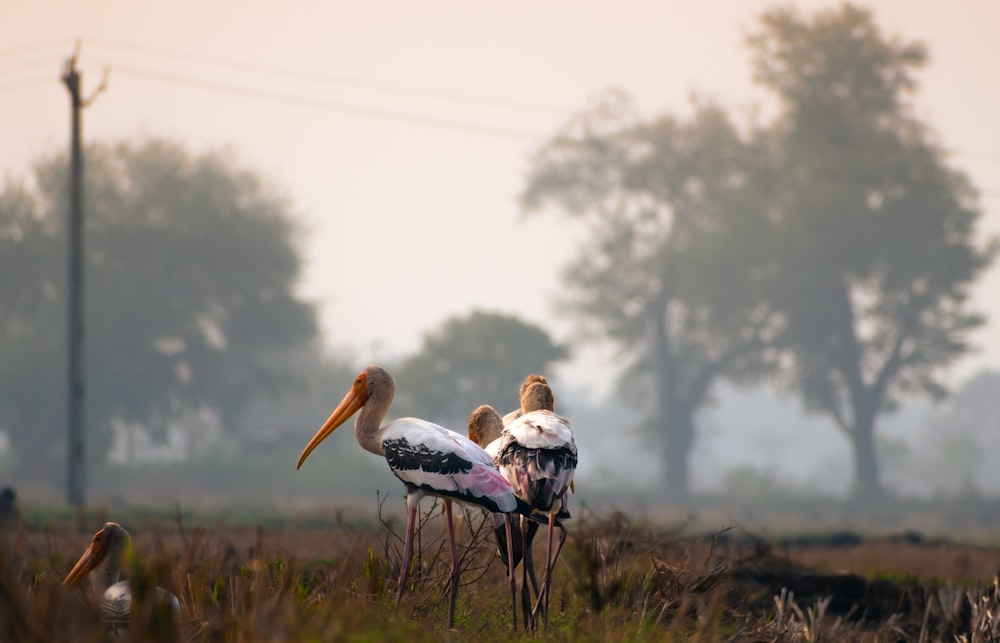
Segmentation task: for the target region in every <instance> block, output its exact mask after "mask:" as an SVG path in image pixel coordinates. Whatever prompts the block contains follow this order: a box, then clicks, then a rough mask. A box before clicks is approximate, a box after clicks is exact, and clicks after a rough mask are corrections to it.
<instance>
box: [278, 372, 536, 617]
mask: <svg viewBox="0 0 1000 643" xmlns="http://www.w3.org/2000/svg"><path fill="white" fill-rule="evenodd" d="M395 390H396V387H395V383H394V382H393V379H392V376H391V375H389V373H388V372H387V371H385V369H383V368H381V367H379V366H369V367H367V368H366V369H365V370H364V371H362V372H361V373H359V374H358V375H357V377H355V378H354V383H353V384H352V386H351V388H350V390H348V391H347V394H346V395H345V396H344V398H343V399H342V400H341V402H340V404H338V405H337V408H336V409H335V410H334V411H333V413H332V414H331V415H330V417H329V418H328V419H327V421H326V422H325V423H324V424H323V426H322V427H320V429H319V430H318V431H317V432H316V435H314V436H313V438H312V440H310V441H309V444H307V445H306V447H305V449H303V450H302V454H301V455H300V456H299V460H298V463H297V464H296V467H295V468H296V469H299V468H301V467H302V464H303V463H304V462H305V461H306V458H308V457H309V454H310V453H312V452H313V450H314V449H315V448H316V447H317V446H318V445H319V444H320V443H321V442H322V441H323V440H324V439H326V437H327V436H329V435H330V434H331V433H333V431H334V430H335V429H336V428H337V427H339V426H340V425H342V424H343V423H344V422H346V421H347V420H348V418H350V417H351V416H352V415H354V414H355V413H358V411H360V413H359V414H358V417H357V420H356V422H355V425H354V435H355V437H356V438H357V440H358V443H359V444H360V445H361V447H362V448H363V449H365V450H366V451H368V452H370V453H374V454H376V455H380V456H383V457H384V458H385V460H386V463H388V465H389V469H390V470H391V471H392V473H393V475H395V476H396V477H397V478H399V480H400V481H401V482H402V483H403V485H404V486H405V487H406V507H407V516H406V539H405V544H404V547H403V565H402V569H400V573H399V585H398V587H397V589H396V607H395V609H396V611H397V612H398V611H399V605H400V602H401V600H402V597H403V590H404V588H405V587H406V581H407V579H408V578H409V571H410V561H411V558H412V555H413V534H414V531H415V525H416V515H417V510H418V508H419V504H420V499H421V498H422V497H423V496H425V495H431V496H437V497H439V498H442V500H443V503H444V512H445V517H446V521H447V523H448V540H449V543H450V545H451V562H452V567H451V576H450V587H451V593H450V596H449V604H448V627H452V626H453V625H454V622H455V600H456V597H457V595H458V581H459V572H460V570H459V560H458V549H457V547H456V544H455V527H454V522H453V519H452V506H451V505H452V501H455V500H458V501H461V502H465V503H468V504H472V505H476V506H479V507H483V508H484V509H486V510H487V511H489V512H491V513H496V514H501V515H504V516H508V519H507V520H506V525H507V538H508V542H509V541H510V540H511V538H510V534H511V528H510V520H509V514H511V513H513V512H519V513H526V514H527V513H531V508H530V507H528V506H527V505H526V504H525V503H524V502H523V501H521V500H520V499H519V498H518V497H517V496H516V495H515V494H514V489H513V487H512V486H511V484H510V482H508V481H507V479H506V478H504V477H503V476H502V475H500V473H499V472H498V471H497V469H496V468H495V467H494V465H493V458H492V457H491V456H489V455H488V454H487V453H486V452H485V451H484V450H483V449H482V448H481V447H480V446H479V445H478V444H476V443H474V442H472V441H471V440H469V439H468V438H467V437H466V436H464V435H461V434H459V433H456V432H454V431H451V430H449V429H446V428H444V427H442V426H438V425H437V424H433V423H431V422H428V421H426V420H421V419H417V418H410V417H407V418H400V419H398V420H393V421H392V422H389V423H388V424H385V425H382V421H383V420H384V419H385V416H386V414H387V413H388V411H389V405H390V404H391V403H392V399H393V396H394V395H395ZM508 555H510V556H513V554H512V553H511V552H510V551H508ZM508 576H509V579H508V580H509V583H510V592H511V602H512V603H513V605H514V609H515V610H516V603H517V599H516V584H515V578H514V575H513V573H510V574H509V575H508ZM513 619H514V627H515V628H516V627H517V614H516V612H515V613H514V615H513Z"/></svg>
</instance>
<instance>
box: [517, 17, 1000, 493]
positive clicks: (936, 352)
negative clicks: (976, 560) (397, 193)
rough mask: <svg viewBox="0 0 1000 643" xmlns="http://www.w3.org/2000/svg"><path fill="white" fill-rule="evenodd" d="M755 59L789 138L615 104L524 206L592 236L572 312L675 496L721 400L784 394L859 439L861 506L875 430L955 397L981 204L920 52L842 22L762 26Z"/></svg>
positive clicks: (534, 186)
mask: <svg viewBox="0 0 1000 643" xmlns="http://www.w3.org/2000/svg"><path fill="white" fill-rule="evenodd" d="M749 46H750V50H751V52H752V55H753V62H754V69H755V75H756V79H757V80H758V82H760V83H762V84H763V85H764V86H765V87H767V88H768V89H770V90H772V91H773V92H774V93H775V94H776V95H777V97H778V98H779V101H780V106H781V112H780V114H779V115H778V117H777V118H776V119H775V121H774V122H772V123H770V124H763V125H756V126H743V127H739V126H738V125H736V124H735V123H734V121H733V120H732V118H731V117H730V116H729V115H728V113H727V112H726V111H725V110H724V109H722V108H721V107H719V106H716V105H712V104H711V103H708V102H705V101H699V102H696V103H695V105H694V109H693V115H692V116H690V117H689V118H685V119H681V118H677V117H674V116H670V115H665V116H660V117H657V118H654V119H651V120H648V121H647V120H643V119H641V118H639V117H638V116H636V114H635V109H634V108H633V106H632V105H631V102H630V101H629V100H628V99H627V98H625V97H623V96H622V95H621V94H620V93H611V94H608V95H606V96H605V98H604V100H603V101H602V102H601V103H600V104H598V105H597V107H596V108H594V109H591V110H589V111H587V112H585V113H584V114H583V115H582V116H579V117H577V118H575V119H574V120H573V121H571V123H570V124H569V125H568V126H567V127H565V128H563V129H562V131H560V132H558V133H557V134H556V135H554V136H553V137H552V139H551V140H550V141H549V142H548V143H547V144H545V145H544V146H543V147H542V148H541V149H539V150H538V152H537V153H536V155H535V157H534V159H533V164H532V167H531V170H530V172H529V175H528V178H527V180H526V184H525V188H524V192H523V197H522V198H523V204H524V207H525V209H526V210H537V209H542V208H544V207H545V206H550V205H551V206H555V208H556V209H557V210H558V211H560V212H562V213H564V214H566V215H569V216H570V217H573V218H575V219H578V220H583V221H584V222H585V223H586V224H587V226H588V228H589V230H590V232H591V235H590V236H589V238H588V239H587V240H586V242H585V243H584V245H583V246H582V247H581V248H580V251H579V252H578V253H577V255H576V258H575V259H574V260H573V261H572V262H571V263H570V265H568V266H566V269H565V272H564V277H563V278H564V283H565V284H566V295H565V296H566V299H567V302H564V306H567V307H568V309H569V310H570V311H572V312H574V313H577V314H579V315H580V319H581V320H582V324H581V325H582V326H583V328H582V330H583V332H581V333H580V335H579V336H580V338H581V339H582V340H584V341H587V340H595V339H596V340H599V341H603V340H608V339H610V340H611V341H613V342H615V343H616V344H618V345H619V346H620V347H621V348H622V349H623V351H624V353H625V354H626V355H627V356H628V357H629V358H630V363H629V365H630V368H629V369H628V370H627V372H626V373H625V374H624V376H623V378H622V380H621V381H620V388H621V389H622V390H623V391H624V392H625V393H627V394H630V395H631V396H632V399H633V400H635V405H636V407H637V408H638V409H640V411H641V412H642V413H643V415H644V416H645V417H646V418H647V419H646V421H645V426H646V427H647V428H650V429H652V430H653V431H654V433H656V434H657V435H661V436H662V438H663V439H662V441H661V442H660V444H661V445H662V446H663V448H664V462H665V474H666V482H667V487H668V488H667V490H668V492H671V493H674V494H678V495H683V494H684V493H685V492H686V489H687V456H688V454H689V452H690V450H691V447H692V444H693V442H694V438H695V435H696V431H695V415H696V413H697V411H698V410H699V409H700V408H702V407H703V406H704V405H705V404H706V403H708V402H709V401H710V394H711V390H712V385H713V383H715V382H716V381H718V380H719V379H721V378H727V379H732V380H735V381H738V382H759V381H763V379H764V378H765V377H775V376H777V377H780V380H778V381H780V382H782V383H783V384H784V385H786V386H787V387H788V388H790V389H792V390H794V391H796V392H797V393H799V394H801V396H802V399H803V400H804V402H805V405H806V407H807V408H808V409H810V410H813V411H817V412H820V413H824V414H827V415H829V416H830V417H831V418H832V419H833V420H834V421H835V422H836V424H837V425H838V426H839V427H840V428H841V429H842V430H843V432H844V434H845V436H846V437H847V438H848V439H849V440H850V442H851V444H852V447H853V451H854V459H855V464H856V470H855V476H854V477H855V489H856V492H857V493H858V494H859V495H863V496H872V495H877V494H878V493H879V490H880V480H879V473H878V466H877V461H876V453H875V440H874V437H875V426H876V419H877V417H878V416H879V414H881V413H884V412H886V411H890V410H892V409H893V408H895V406H896V405H898V404H899V402H900V400H901V399H902V398H903V396H905V395H911V394H918V395H919V394H923V395H931V396H940V395H943V394H944V392H945V390H944V386H943V384H942V382H941V378H940V373H941V372H942V369H943V368H944V367H946V366H948V365H949V364H951V363H952V362H954V360H955V359H957V358H958V357H959V356H961V355H962V354H964V353H965V352H966V351H967V350H968V348H969V345H968V337H969V333H970V331H971V330H973V329H975V328H976V327H977V326H978V325H980V324H981V323H982V316H981V315H979V314H977V313H976V312H974V311H970V310H969V309H968V307H967V297H968V292H969V288H970V286H971V285H972V284H973V283H974V281H975V279H976V278H977V277H978V276H979V275H980V274H981V273H982V271H983V269H984V268H985V267H986V266H987V265H988V264H989V262H990V261H991V260H992V258H993V256H994V254H995V252H994V250H995V244H994V243H993V242H987V243H986V244H982V245H981V246H980V245H977V243H976V237H975V225H976V222H977V220H978V218H979V216H980V212H979V210H978V207H977V204H976V193H975V191H974V190H973V189H972V187H971V185H970V183H969V181H968V179H967V178H966V177H965V175H964V174H962V173H961V172H960V171H958V170H956V169H954V168H952V167H951V166H949V165H948V163H947V161H946V155H945V154H944V152H943V151H942V149H941V147H940V146H939V145H938V144H937V143H936V142H935V138H934V135H933V133H932V131H931V129H930V128H929V127H928V126H927V125H926V124H925V123H923V122H921V121H920V120H919V119H918V118H916V117H915V116H914V114H913V109H912V105H911V98H912V94H913V92H914V90H915V88H916V80H915V73H916V71H917V70H918V69H919V68H920V66H921V65H922V64H923V63H924V62H925V60H926V58H927V52H926V49H925V48H924V47H923V45H921V44H920V43H908V42H902V41H900V40H897V39H893V38H889V37H886V36H885V35H883V34H882V33H881V32H880V30H879V29H878V27H877V25H876V24H875V21H874V19H873V18H872V15H871V13H870V12H869V11H867V10H864V9H860V8H858V7H855V6H853V5H850V4H844V5H842V6H841V7H839V8H838V9H834V10H829V11H821V12H818V13H816V14H815V15H813V16H809V17H802V16H801V15H799V14H798V13H797V12H795V11H794V10H787V9H779V10H774V11H770V12H767V13H765V14H763V15H762V16H761V18H760V22H759V25H758V27H757V29H756V30H755V31H754V32H753V33H752V34H751V35H750V37H749Z"/></svg>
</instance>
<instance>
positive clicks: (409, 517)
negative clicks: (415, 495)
mask: <svg viewBox="0 0 1000 643" xmlns="http://www.w3.org/2000/svg"><path fill="white" fill-rule="evenodd" d="M417 504H418V503H416V502H414V503H412V504H411V503H410V501H409V499H407V502H406V505H407V507H406V544H405V545H404V546H403V567H402V569H400V570H399V587H397V588H396V613H397V614H398V613H399V603H400V601H402V600H403V589H404V588H405V587H406V579H407V578H409V576H410V559H411V558H412V557H413V530H414V528H415V527H416V521H417Z"/></svg>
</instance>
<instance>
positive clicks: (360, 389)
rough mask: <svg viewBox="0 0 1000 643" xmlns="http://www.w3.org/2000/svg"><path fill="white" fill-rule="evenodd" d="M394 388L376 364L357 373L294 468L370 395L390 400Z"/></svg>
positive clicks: (355, 411)
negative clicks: (385, 397)
mask: <svg viewBox="0 0 1000 643" xmlns="http://www.w3.org/2000/svg"><path fill="white" fill-rule="evenodd" d="M393 390H394V385H393V382H392V377H391V376H390V375H389V373H387V372H386V371H385V370H384V369H382V368H380V367H378V366H369V367H368V368H366V369H365V370H363V371H361V372H360V373H358V375H357V377H355V378H354V383H353V384H352V385H351V388H350V389H349V390H348V391H347V394H346V395H344V399H342V400H341V401H340V404H338V405H337V408H336V409H334V411H333V413H331V414H330V417H329V418H327V420H326V422H325V423H324V424H323V426H321V427H320V428H319V431H317V432H316V435H314V436H313V438H312V440H310V441H309V444H307V445H306V448H305V449H303V450H302V453H301V454H300V455H299V461H298V463H297V464H296V465H295V468H296V469H300V468H302V463H303V462H305V461H306V458H308V457H309V454H310V453H312V452H313V450H314V449H315V448H316V447H317V446H319V443H320V442H322V441H323V440H325V439H326V438H327V436H328V435H330V434H331V433H333V431H334V430H335V429H336V428H337V427H338V426H340V425H341V424H343V423H344V422H346V421H347V420H348V418H350V417H351V416H352V415H354V414H355V413H357V412H358V409H360V408H361V407H362V406H364V405H365V402H367V401H368V400H369V398H371V397H372V395H382V396H386V395H388V397H389V401H391V400H392V394H393Z"/></svg>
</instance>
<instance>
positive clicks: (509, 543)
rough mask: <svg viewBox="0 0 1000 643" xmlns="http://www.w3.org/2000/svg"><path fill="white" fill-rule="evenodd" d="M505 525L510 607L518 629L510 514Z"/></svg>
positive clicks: (504, 520) (515, 626) (515, 627)
mask: <svg viewBox="0 0 1000 643" xmlns="http://www.w3.org/2000/svg"><path fill="white" fill-rule="evenodd" d="M503 526H504V528H505V529H506V530H507V578H508V580H509V581H510V609H511V615H512V616H513V618H514V629H515V630H516V629H517V580H516V579H515V577H514V566H513V565H511V564H510V563H513V562H514V541H513V540H512V538H511V537H512V535H513V532H512V531H511V528H510V514H504V515H503Z"/></svg>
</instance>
